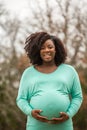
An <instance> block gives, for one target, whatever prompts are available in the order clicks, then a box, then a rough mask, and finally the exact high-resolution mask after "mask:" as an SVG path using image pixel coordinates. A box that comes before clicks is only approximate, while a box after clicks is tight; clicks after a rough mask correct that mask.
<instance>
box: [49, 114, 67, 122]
mask: <svg viewBox="0 0 87 130" xmlns="http://www.w3.org/2000/svg"><path fill="white" fill-rule="evenodd" d="M68 119H69V116H68V115H67V114H66V113H65V112H60V117H59V118H55V117H54V118H52V119H51V120H50V121H49V122H48V123H50V124H59V123H62V122H64V121H66V120H68Z"/></svg>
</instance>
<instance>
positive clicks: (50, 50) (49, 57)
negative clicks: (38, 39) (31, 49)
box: [40, 39, 56, 62]
mask: <svg viewBox="0 0 87 130" xmlns="http://www.w3.org/2000/svg"><path fill="white" fill-rule="evenodd" d="M55 52H56V50H55V45H54V43H53V41H52V40H50V39H48V40H46V41H45V42H44V43H43V44H42V46H41V49H40V56H41V59H42V60H43V62H52V61H53V62H54V57H55Z"/></svg>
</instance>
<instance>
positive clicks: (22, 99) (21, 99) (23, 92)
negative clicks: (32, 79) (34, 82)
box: [16, 72, 32, 115]
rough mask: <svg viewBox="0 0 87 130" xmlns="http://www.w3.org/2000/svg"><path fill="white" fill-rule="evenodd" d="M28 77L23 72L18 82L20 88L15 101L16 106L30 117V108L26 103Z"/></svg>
mask: <svg viewBox="0 0 87 130" xmlns="http://www.w3.org/2000/svg"><path fill="white" fill-rule="evenodd" d="M28 87H29V86H28V75H27V72H24V73H23V75H22V78H21V80H20V86H19V90H18V96H17V99H16V103H17V106H18V107H19V108H20V110H21V111H22V112H24V113H25V114H26V115H31V111H32V107H31V106H30V104H29V102H28V97H29V88H28Z"/></svg>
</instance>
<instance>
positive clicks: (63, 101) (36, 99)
mask: <svg viewBox="0 0 87 130" xmlns="http://www.w3.org/2000/svg"><path fill="white" fill-rule="evenodd" d="M69 104H70V100H69V97H68V96H67V95H64V94H61V93H58V91H57V92H46V93H42V94H38V95H36V96H33V97H32V98H31V100H30V105H31V106H32V107H33V108H34V109H40V110H42V112H41V115H43V116H47V117H48V119H51V118H52V117H59V116H60V114H59V113H60V112H66V110H67V109H68V107H69Z"/></svg>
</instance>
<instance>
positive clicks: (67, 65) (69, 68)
mask: <svg viewBox="0 0 87 130" xmlns="http://www.w3.org/2000/svg"><path fill="white" fill-rule="evenodd" d="M63 68H64V69H65V70H67V71H70V72H72V73H77V70H76V69H75V67H74V66H72V65H69V64H63Z"/></svg>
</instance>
